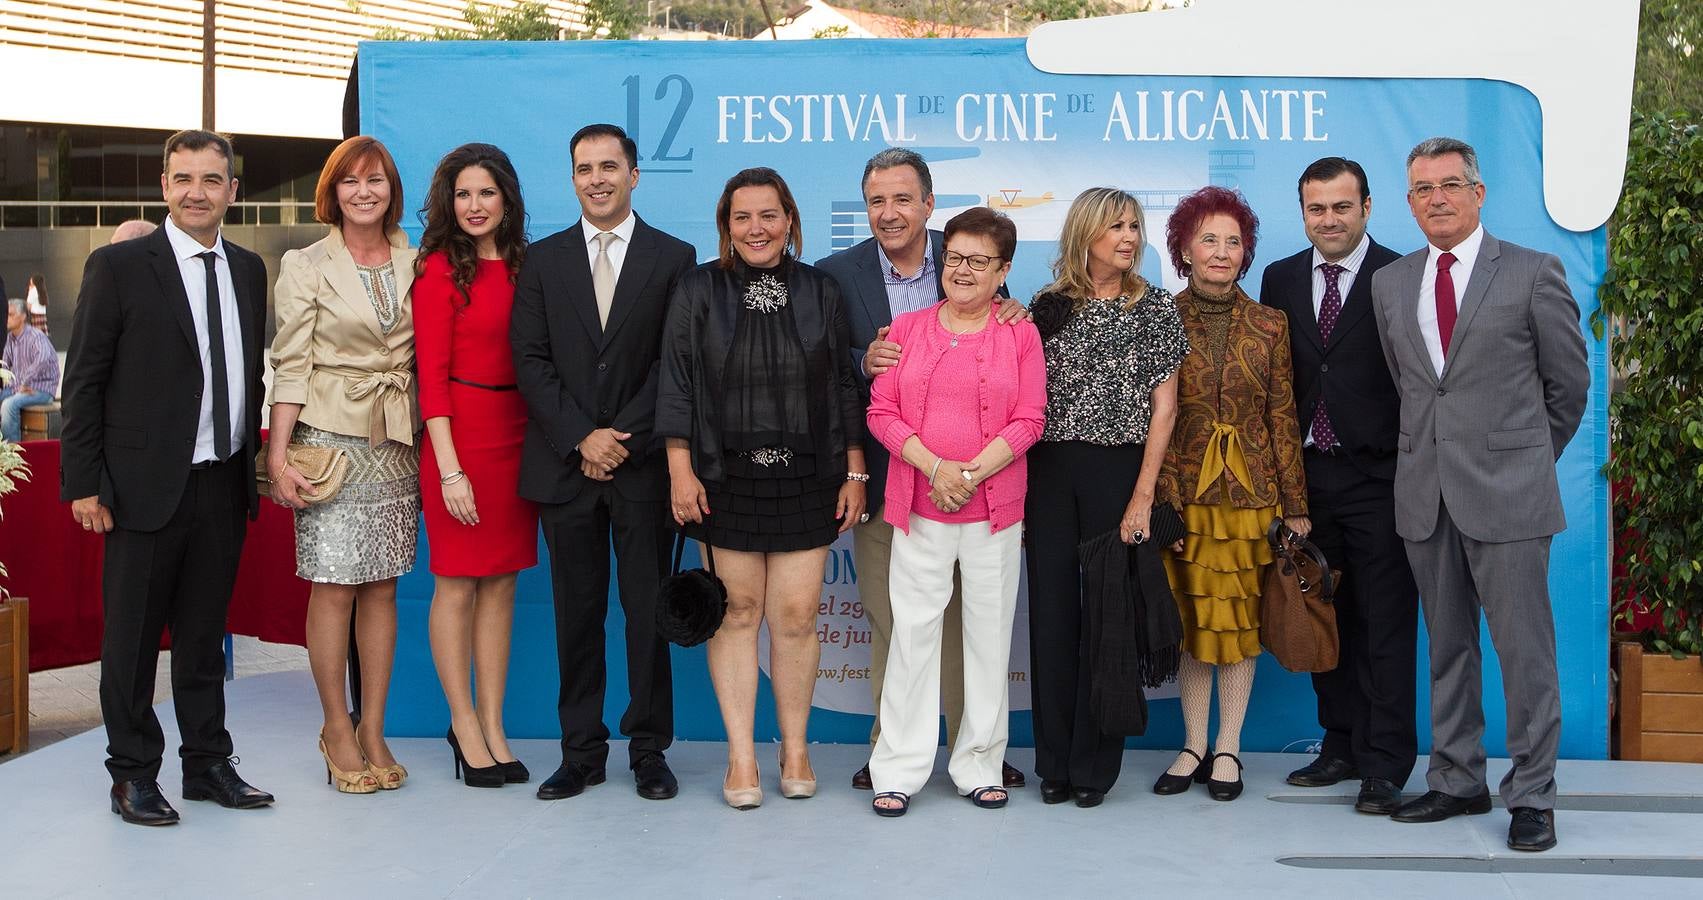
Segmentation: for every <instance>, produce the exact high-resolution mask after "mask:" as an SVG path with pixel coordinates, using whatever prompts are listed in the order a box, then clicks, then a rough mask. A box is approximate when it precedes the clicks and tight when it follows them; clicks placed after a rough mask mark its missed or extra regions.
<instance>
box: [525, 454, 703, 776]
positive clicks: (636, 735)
mask: <svg viewBox="0 0 1703 900" xmlns="http://www.w3.org/2000/svg"><path fill="white" fill-rule="evenodd" d="M666 510H667V503H666V502H665V501H663V500H650V501H643V502H637V501H633V500H629V499H627V498H626V497H623V496H622V495H621V493H620V491H619V490H617V489H616V488H615V484H614V483H613V482H608V481H603V482H592V483H590V484H587V485H586V486H585V488H584V489H583V490H581V491H580V493H579V496H577V497H575V498H574V499H572V500H569V501H568V502H566V503H547V504H543V506H542V508H541V510H540V515H541V518H542V520H543V524H544V540H545V541H546V543H547V544H548V546H549V548H550V583H551V586H552V588H553V589H554V594H555V601H556V662H557V665H558V666H559V668H560V671H561V679H562V681H561V690H560V692H559V693H558V694H557V699H556V711H557V714H558V715H559V716H560V717H561V721H562V761H563V762H577V763H583V764H585V765H588V766H593V767H601V766H603V765H604V763H605V762H606V761H607V760H608V758H609V728H608V727H607V726H605V725H604V724H603V694H604V690H605V686H606V683H607V678H606V668H607V667H606V663H605V661H604V652H603V649H604V632H603V623H604V619H605V618H606V617H607V616H608V613H609V546H610V541H611V540H613V541H614V546H615V559H616V565H617V573H616V574H617V578H618V580H619V585H620V598H621V611H622V612H623V613H624V614H625V615H626V617H627V634H626V637H627V689H628V696H629V701H628V703H627V711H626V713H624V714H623V715H622V716H621V732H622V733H623V734H625V735H626V736H627V737H628V739H629V744H628V755H629V757H630V759H631V761H633V762H637V761H638V759H639V757H641V756H643V755H645V754H648V753H653V752H661V751H663V750H666V749H667V748H668V745H669V744H670V743H672V742H673V740H674V682H673V670H672V669H671V668H670V665H669V658H668V643H667V642H666V641H664V640H663V639H662V638H661V637H660V636H658V635H657V633H656V591H657V585H658V583H659V582H660V581H661V580H662V577H663V576H664V575H666V574H668V564H669V555H668V554H669V550H670V546H671V543H672V537H673V535H672V533H671V532H670V531H669V530H668V527H667V523H665V521H664V517H665V514H666Z"/></svg>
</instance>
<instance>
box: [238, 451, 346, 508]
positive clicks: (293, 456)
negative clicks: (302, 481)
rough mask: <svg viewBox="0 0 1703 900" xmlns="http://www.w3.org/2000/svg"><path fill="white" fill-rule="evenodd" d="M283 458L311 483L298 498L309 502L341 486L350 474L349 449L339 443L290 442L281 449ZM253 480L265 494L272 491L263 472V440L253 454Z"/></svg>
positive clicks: (327, 496)
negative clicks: (287, 446) (310, 487)
mask: <svg viewBox="0 0 1703 900" xmlns="http://www.w3.org/2000/svg"><path fill="white" fill-rule="evenodd" d="M284 454H285V459H286V461H287V462H288V463H289V465H290V467H291V468H293V469H295V470H296V471H297V472H300V473H302V477H303V478H306V479H307V481H308V484H311V485H313V492H312V493H303V494H301V498H302V499H303V500H306V501H307V502H308V505H310V506H311V505H313V504H315V503H324V502H325V501H327V500H330V499H331V498H332V497H335V496H337V492H338V491H340V490H342V489H343V479H345V478H347V477H349V452H348V451H347V450H343V449H341V448H338V447H308V446H304V445H302V444H291V445H290V446H289V449H287V450H285V451H284ZM254 480H255V482H256V483H258V485H259V488H260V492H261V493H262V494H268V493H271V491H272V479H271V478H270V477H269V476H268V474H267V472H266V443H265V442H262V443H261V445H260V452H259V453H257V454H255V457H254Z"/></svg>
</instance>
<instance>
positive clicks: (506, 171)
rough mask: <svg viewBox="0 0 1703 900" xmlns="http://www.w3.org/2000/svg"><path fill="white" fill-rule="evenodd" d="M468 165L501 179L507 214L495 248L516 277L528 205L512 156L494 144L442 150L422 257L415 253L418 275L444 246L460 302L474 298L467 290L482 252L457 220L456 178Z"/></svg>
mask: <svg viewBox="0 0 1703 900" xmlns="http://www.w3.org/2000/svg"><path fill="white" fill-rule="evenodd" d="M468 166H479V167H480V168H482V169H484V170H485V171H486V172H489V173H490V175H491V180H492V181H494V182H496V183H497V190H498V191H500V192H501V193H502V195H503V218H502V221H500V222H498V223H497V231H496V239H497V252H499V253H501V254H502V255H503V262H505V263H507V264H508V269H509V279H510V280H511V281H512V280H513V279H514V277H515V275H516V274H518V273H519V272H520V264H521V263H522V262H523V261H524V260H525V259H526V243H527V238H526V203H525V201H523V200H522V199H521V195H520V176H518V175H516V174H515V171H514V164H513V163H511V162H509V156H508V154H507V153H504V152H503V151H502V150H499V149H498V148H496V147H495V146H492V145H491V144H477V143H475V144H462V145H461V146H459V147H457V148H455V149H454V150H451V151H449V152H448V153H446V154H444V158H443V159H441V160H439V161H438V167H437V170H436V171H434V172H433V173H432V186H431V187H430V188H429V189H428V190H427V191H426V205H425V206H422V207H420V223H421V224H422V225H424V226H425V227H426V230H425V233H424V234H422V235H420V251H419V255H417V256H416V257H414V275H415V277H419V275H420V274H421V273H422V272H424V271H425V270H426V258H427V257H429V256H431V255H432V254H433V253H436V252H438V251H439V250H442V251H443V253H444V255H445V256H446V257H448V259H449V267H450V272H451V279H450V280H451V281H452V282H453V283H454V284H455V289H456V290H457V291H459V292H460V293H461V298H462V301H463V302H462V306H464V307H465V306H466V305H467V304H469V303H472V302H473V295H472V294H471V293H470V292H469V291H470V289H471V287H472V285H473V277H474V275H475V273H476V272H477V271H478V267H479V253H478V251H477V249H475V247H474V243H473V237H472V235H469V234H468V233H467V232H465V231H462V230H461V226H460V225H459V224H458V223H457V222H456V218H455V180H456V179H457V178H459V177H461V172H462V170H463V169H466V168H467V167H468Z"/></svg>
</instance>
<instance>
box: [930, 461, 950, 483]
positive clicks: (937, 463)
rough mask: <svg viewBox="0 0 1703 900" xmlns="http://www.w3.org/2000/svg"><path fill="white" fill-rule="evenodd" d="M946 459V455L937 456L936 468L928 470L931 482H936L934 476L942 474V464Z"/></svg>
mask: <svg viewBox="0 0 1703 900" xmlns="http://www.w3.org/2000/svg"><path fill="white" fill-rule="evenodd" d="M945 461H946V457H944V456H936V457H935V458H934V468H932V469H929V470H928V480H929V483H930V484H932V483H934V476H936V475H939V474H940V464H941V463H943V462H945Z"/></svg>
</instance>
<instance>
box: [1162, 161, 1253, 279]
mask: <svg viewBox="0 0 1703 900" xmlns="http://www.w3.org/2000/svg"><path fill="white" fill-rule="evenodd" d="M1220 213H1222V214H1224V215H1227V216H1229V217H1230V218H1232V219H1235V220H1236V224H1237V225H1238V226H1240V227H1241V229H1242V271H1240V272H1237V273H1236V279H1237V280H1238V281H1239V280H1241V279H1242V277H1243V276H1245V275H1247V274H1248V270H1249V269H1251V268H1253V265H1254V244H1255V243H1256V242H1257V241H1258V240H1259V230H1260V219H1259V216H1256V215H1254V210H1253V207H1250V206H1249V205H1248V201H1247V198H1245V197H1243V196H1242V192H1241V191H1236V190H1231V189H1230V188H1226V187H1219V186H1218V185H1215V184H1211V185H1207V186H1206V187H1203V188H1201V189H1200V190H1198V191H1195V192H1194V193H1192V194H1189V195H1188V196H1186V197H1184V198H1183V199H1182V200H1180V201H1178V202H1177V208H1176V209H1174V210H1172V211H1171V220H1170V221H1169V222H1167V223H1165V249H1166V250H1168V251H1170V253H1171V266H1172V267H1173V268H1175V269H1176V270H1177V275H1179V276H1181V277H1183V278H1187V277H1189V269H1190V266H1189V265H1188V264H1187V263H1185V262H1183V250H1184V248H1186V247H1187V246H1188V243H1189V241H1192V240H1194V233H1195V232H1196V231H1199V230H1200V223H1202V222H1205V221H1206V220H1207V218H1208V217H1210V216H1215V215H1218V214H1220Z"/></svg>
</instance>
